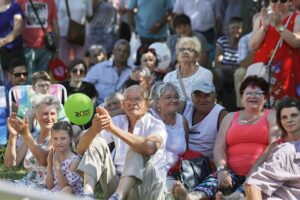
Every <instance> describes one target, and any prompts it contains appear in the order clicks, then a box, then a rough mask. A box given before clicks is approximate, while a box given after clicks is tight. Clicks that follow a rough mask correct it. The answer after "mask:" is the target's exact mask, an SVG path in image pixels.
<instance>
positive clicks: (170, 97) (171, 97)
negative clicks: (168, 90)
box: [161, 95, 180, 101]
mask: <svg viewBox="0 0 300 200" xmlns="http://www.w3.org/2000/svg"><path fill="white" fill-rule="evenodd" d="M161 98H162V99H164V100H167V101H171V100H172V99H174V100H176V101H177V100H179V98H180V97H179V95H174V96H171V95H170V96H165V97H161Z"/></svg>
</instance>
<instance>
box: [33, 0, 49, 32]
mask: <svg viewBox="0 0 300 200" xmlns="http://www.w3.org/2000/svg"><path fill="white" fill-rule="evenodd" d="M29 2H30V5H31V7H32V9H33V12H34V14H35V16H36V17H37V19H38V21H39V24H40V25H41V27H42V30H43V32H44V33H46V32H47V31H46V29H45V27H44V26H43V23H42V21H41V19H40V17H39V15H38V13H37V11H36V8H35V7H34V5H33V3H32V0H29Z"/></svg>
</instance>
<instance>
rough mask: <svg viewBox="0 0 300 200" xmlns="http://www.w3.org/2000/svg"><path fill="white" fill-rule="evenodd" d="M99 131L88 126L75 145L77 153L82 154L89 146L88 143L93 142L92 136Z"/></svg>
mask: <svg viewBox="0 0 300 200" xmlns="http://www.w3.org/2000/svg"><path fill="white" fill-rule="evenodd" d="M98 133H99V132H98V131H97V130H95V129H93V128H92V127H90V128H89V129H88V130H87V132H86V133H85V134H84V135H83V136H82V137H81V138H80V140H79V143H78V145H77V149H76V150H77V153H79V154H80V155H83V154H84V152H85V151H86V150H87V149H88V148H89V146H90V144H91V143H92V142H93V140H94V138H95V137H96V136H97V134H98Z"/></svg>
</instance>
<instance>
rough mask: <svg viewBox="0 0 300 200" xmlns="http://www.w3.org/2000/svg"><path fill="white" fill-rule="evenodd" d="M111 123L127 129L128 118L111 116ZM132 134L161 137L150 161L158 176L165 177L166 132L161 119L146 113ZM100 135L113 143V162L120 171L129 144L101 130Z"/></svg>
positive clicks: (120, 171) (119, 171)
mask: <svg viewBox="0 0 300 200" xmlns="http://www.w3.org/2000/svg"><path fill="white" fill-rule="evenodd" d="M112 120H113V123H114V124H115V126H117V127H118V128H120V129H122V130H124V131H126V132H127V131H128V124H129V122H128V118H127V116H126V115H118V116H115V117H113V118H112ZM133 134H134V135H138V136H142V137H148V136H149V135H158V136H159V137H161V138H162V144H161V147H160V149H158V150H157V152H156V153H155V154H154V155H153V156H151V159H150V161H151V162H152V164H153V166H154V168H155V169H156V171H157V173H158V175H159V177H166V173H167V172H166V163H165V162H163V161H164V150H165V145H166V140H167V132H166V127H165V125H164V123H163V122H162V121H161V120H158V119H155V118H154V117H153V116H152V115H151V114H150V113H146V114H145V115H144V116H143V117H142V118H141V119H140V120H139V121H137V123H136V125H135V127H134V130H133ZM99 135H100V137H103V138H104V139H105V141H106V142H107V143H111V142H114V143H115V150H116V152H115V157H114V160H113V162H114V164H115V167H116V170H117V172H118V173H120V174H121V173H122V171H123V167H124V163H125V157H126V154H127V151H128V148H129V146H128V145H127V144H126V143H125V142H123V140H121V139H120V138H118V137H116V136H115V135H113V134H112V133H110V132H108V131H106V130H103V131H102V132H101V134H99Z"/></svg>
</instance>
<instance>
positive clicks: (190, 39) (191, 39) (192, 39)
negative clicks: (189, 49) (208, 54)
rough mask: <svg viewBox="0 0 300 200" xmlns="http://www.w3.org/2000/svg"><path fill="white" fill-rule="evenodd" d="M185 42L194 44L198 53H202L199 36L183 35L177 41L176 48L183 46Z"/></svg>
mask: <svg viewBox="0 0 300 200" xmlns="http://www.w3.org/2000/svg"><path fill="white" fill-rule="evenodd" d="M183 44H192V45H194V47H195V50H196V52H197V53H198V54H199V53H200V51H201V49H202V47H201V44H200V42H199V40H198V38H196V37H182V38H180V39H179V40H178V42H177V43H176V50H177V49H179V48H181V46H182V45H183ZM177 53H178V51H177Z"/></svg>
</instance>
